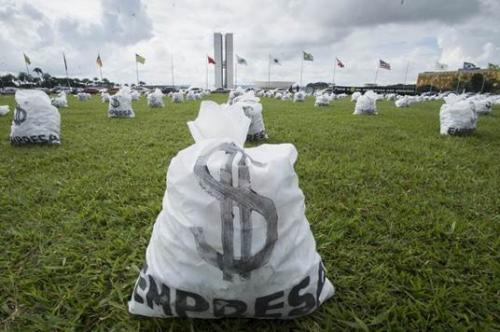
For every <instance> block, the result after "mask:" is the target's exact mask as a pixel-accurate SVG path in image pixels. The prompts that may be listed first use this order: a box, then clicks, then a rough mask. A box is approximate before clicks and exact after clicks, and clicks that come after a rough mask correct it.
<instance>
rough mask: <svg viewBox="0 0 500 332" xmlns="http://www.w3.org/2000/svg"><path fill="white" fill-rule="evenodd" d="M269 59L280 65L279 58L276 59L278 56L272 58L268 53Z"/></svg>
mask: <svg viewBox="0 0 500 332" xmlns="http://www.w3.org/2000/svg"><path fill="white" fill-rule="evenodd" d="M269 61H270V62H272V63H274V64H275V65H280V66H281V63H280V60H278V58H273V57H272V56H271V55H269Z"/></svg>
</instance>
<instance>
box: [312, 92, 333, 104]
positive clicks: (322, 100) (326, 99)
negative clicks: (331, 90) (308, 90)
mask: <svg viewBox="0 0 500 332" xmlns="http://www.w3.org/2000/svg"><path fill="white" fill-rule="evenodd" d="M329 105H330V96H328V95H326V94H322V95H319V96H316V101H315V102H314V106H315V107H320V106H329Z"/></svg>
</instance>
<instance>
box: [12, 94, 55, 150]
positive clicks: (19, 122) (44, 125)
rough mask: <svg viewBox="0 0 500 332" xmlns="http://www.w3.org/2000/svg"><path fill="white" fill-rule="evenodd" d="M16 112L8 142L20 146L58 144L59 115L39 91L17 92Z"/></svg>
mask: <svg viewBox="0 0 500 332" xmlns="http://www.w3.org/2000/svg"><path fill="white" fill-rule="evenodd" d="M15 98H16V104H17V106H16V110H15V111H14V119H13V121H12V126H11V131H10V142H11V143H12V144H14V145H21V144H60V143H61V139H60V130H61V115H60V114H59V111H58V110H57V108H56V107H55V106H53V105H52V104H51V102H50V98H49V96H47V94H46V93H45V92H43V91H40V90H17V91H16V96H15Z"/></svg>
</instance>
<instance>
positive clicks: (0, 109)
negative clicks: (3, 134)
mask: <svg viewBox="0 0 500 332" xmlns="http://www.w3.org/2000/svg"><path fill="white" fill-rule="evenodd" d="M9 112H10V109H9V105H2V106H0V115H1V116H3V115H7V113H9Z"/></svg>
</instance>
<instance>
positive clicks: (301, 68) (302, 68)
mask: <svg viewBox="0 0 500 332" xmlns="http://www.w3.org/2000/svg"><path fill="white" fill-rule="evenodd" d="M303 70H304V54H302V60H301V61H300V86H302V71H303Z"/></svg>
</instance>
